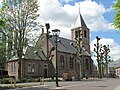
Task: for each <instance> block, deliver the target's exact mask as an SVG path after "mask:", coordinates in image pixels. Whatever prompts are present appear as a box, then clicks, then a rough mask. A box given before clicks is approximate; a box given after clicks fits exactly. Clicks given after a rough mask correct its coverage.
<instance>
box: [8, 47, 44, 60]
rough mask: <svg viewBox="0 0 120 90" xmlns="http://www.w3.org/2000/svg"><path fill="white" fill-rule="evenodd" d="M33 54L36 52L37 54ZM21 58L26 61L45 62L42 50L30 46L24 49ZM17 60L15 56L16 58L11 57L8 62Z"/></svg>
mask: <svg viewBox="0 0 120 90" xmlns="http://www.w3.org/2000/svg"><path fill="white" fill-rule="evenodd" d="M35 52H37V54H36V53H35ZM22 58H23V59H27V60H33V59H34V60H46V57H45V55H44V52H43V51H42V49H37V48H35V47H32V46H27V47H26V48H24V50H23V56H22ZM18 59H19V57H18V56H17V55H16V56H13V57H12V58H11V59H10V60H9V61H13V60H18Z"/></svg>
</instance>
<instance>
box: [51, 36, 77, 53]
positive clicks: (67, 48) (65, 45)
mask: <svg viewBox="0 0 120 90" xmlns="http://www.w3.org/2000/svg"><path fill="white" fill-rule="evenodd" d="M58 40H60V42H58V48H57V49H58V51H61V52H68V53H76V52H77V50H76V49H75V48H74V47H73V46H72V45H70V43H71V42H72V43H75V42H74V41H72V40H69V39H66V38H62V37H58ZM50 41H51V43H52V45H53V46H54V47H55V38H54V37H52V38H50Z"/></svg>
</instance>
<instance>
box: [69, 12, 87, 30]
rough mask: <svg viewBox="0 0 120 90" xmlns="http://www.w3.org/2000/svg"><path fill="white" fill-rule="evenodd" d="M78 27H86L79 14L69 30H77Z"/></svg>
mask: <svg viewBox="0 0 120 90" xmlns="http://www.w3.org/2000/svg"><path fill="white" fill-rule="evenodd" d="M78 27H87V25H86V24H85V21H84V19H83V17H82V15H81V14H79V15H78V17H77V19H76V21H75V23H74V24H73V26H72V27H71V28H72V29H74V28H78Z"/></svg>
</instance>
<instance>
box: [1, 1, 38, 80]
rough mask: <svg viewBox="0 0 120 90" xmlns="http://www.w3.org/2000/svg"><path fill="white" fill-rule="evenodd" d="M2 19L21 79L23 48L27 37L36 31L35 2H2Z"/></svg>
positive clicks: (36, 9) (36, 8)
mask: <svg viewBox="0 0 120 90" xmlns="http://www.w3.org/2000/svg"><path fill="white" fill-rule="evenodd" d="M3 7H4V10H3V11H2V13H3V15H4V17H5V18H6V19H7V25H8V26H9V27H7V30H8V31H10V32H8V33H7V34H8V37H10V38H12V39H13V42H11V41H10V43H9V44H10V47H11V49H12V50H13V52H14V53H16V54H17V56H18V58H19V68H18V77H19V79H21V60H22V56H23V48H24V47H25V46H26V45H27V41H28V39H27V38H28V35H29V33H30V32H32V31H34V30H38V28H37V22H36V19H37V17H38V16H39V14H37V12H38V7H39V6H38V2H37V0H4V1H3Z"/></svg>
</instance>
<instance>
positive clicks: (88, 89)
mask: <svg viewBox="0 0 120 90" xmlns="http://www.w3.org/2000/svg"><path fill="white" fill-rule="evenodd" d="M59 85H60V87H55V82H49V83H48V82H47V83H45V85H43V86H33V87H31V88H20V89H9V90H120V79H104V80H94V81H93V80H89V81H88V80H86V81H71V82H59Z"/></svg>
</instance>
